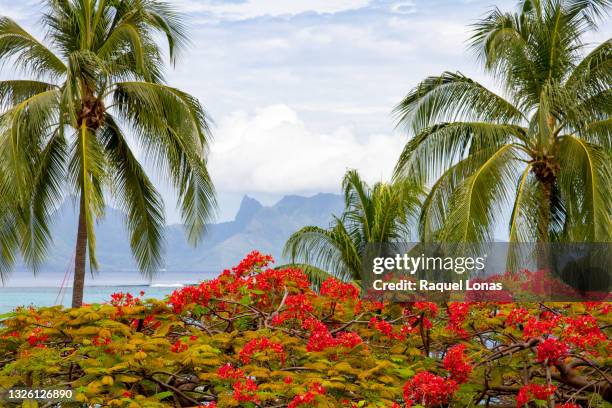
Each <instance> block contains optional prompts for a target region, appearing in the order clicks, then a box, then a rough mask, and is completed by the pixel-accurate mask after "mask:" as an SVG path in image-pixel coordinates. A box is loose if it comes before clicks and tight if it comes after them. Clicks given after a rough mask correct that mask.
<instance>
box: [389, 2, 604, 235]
mask: <svg viewBox="0 0 612 408" xmlns="http://www.w3.org/2000/svg"><path fill="white" fill-rule="evenodd" d="M611 4H612V2H610V1H609V0H524V1H521V2H520V4H519V7H520V8H519V11H518V12H517V13H503V12H501V11H500V10H499V9H494V10H493V11H492V12H491V13H490V14H489V15H488V16H487V17H486V18H484V19H483V20H481V21H480V22H478V23H477V24H475V26H474V31H473V36H472V38H471V48H472V50H474V51H475V52H476V54H477V56H478V57H479V60H480V61H481V62H482V63H483V64H484V68H485V70H486V72H488V73H490V74H491V75H493V77H494V78H495V79H496V80H497V81H498V83H499V84H500V85H501V88H502V90H503V91H502V93H500V94H498V93H495V92H493V91H491V90H489V89H487V88H486V87H485V86H483V85H481V84H479V83H478V82H476V81H474V80H472V79H470V78H468V77H466V76H464V75H462V74H461V73H452V72H444V73H443V74H442V75H440V76H434V77H429V78H426V79H425V80H424V81H422V82H421V83H419V84H418V85H417V86H416V87H415V88H414V89H412V90H411V91H410V92H409V93H408V95H407V96H406V97H405V98H404V99H403V100H402V101H401V103H400V104H399V105H398V106H397V107H396V109H395V113H396V114H397V115H398V123H399V124H400V125H402V126H406V127H407V128H408V129H409V131H410V132H411V133H412V135H413V138H412V139H411V140H410V141H409V142H408V143H407V145H406V147H405V149H404V150H403V152H402V153H401V156H400V158H399V160H398V163H397V166H396V171H395V177H396V178H398V179H399V178H404V177H409V178H414V179H418V180H420V181H421V182H423V183H425V184H427V185H430V186H431V191H430V193H429V195H428V197H427V199H426V200H425V204H424V207H423V211H422V216H421V220H420V232H421V235H422V238H423V239H424V240H426V241H431V240H439V241H443V242H483V241H487V240H491V238H492V234H493V229H494V227H493V226H494V225H495V224H496V223H498V222H499V221H500V219H502V217H503V216H504V213H505V216H506V217H507V216H508V214H509V213H510V209H512V211H511V216H510V219H509V237H510V240H511V241H514V242H551V241H556V240H567V241H581V242H590V241H599V242H609V241H611V240H612V222H611V215H612V170H611V169H612V167H611V166H612V165H611V163H612V161H611V159H612V155H611V154H612V122H611V121H610V113H611V112H612V89H611V84H612V41H611V40H607V41H605V42H603V43H602V44H599V45H598V46H597V47H595V48H594V49H592V50H591V51H590V52H589V53H588V54H586V55H585V44H584V42H583V39H584V34H586V33H587V32H588V31H589V30H592V29H594V28H596V25H597V21H598V20H600V19H601V18H602V17H603V16H606V15H607V11H608V9H609V6H610V5H611ZM506 219H507V218H506Z"/></svg>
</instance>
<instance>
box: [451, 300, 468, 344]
mask: <svg viewBox="0 0 612 408" xmlns="http://www.w3.org/2000/svg"><path fill="white" fill-rule="evenodd" d="M470 306H471V303H468V302H454V303H451V304H449V305H448V324H447V326H446V327H447V328H448V329H449V330H451V331H453V332H454V333H456V334H457V335H459V336H461V337H465V336H467V332H466V331H465V330H464V329H463V324H464V323H465V319H467V317H468V315H469V314H470Z"/></svg>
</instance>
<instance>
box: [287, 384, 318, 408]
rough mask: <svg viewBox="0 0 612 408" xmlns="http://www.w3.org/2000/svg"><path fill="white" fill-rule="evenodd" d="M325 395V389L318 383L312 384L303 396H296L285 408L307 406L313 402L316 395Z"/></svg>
mask: <svg viewBox="0 0 612 408" xmlns="http://www.w3.org/2000/svg"><path fill="white" fill-rule="evenodd" d="M323 394H325V388H323V386H321V384H319V383H314V384H312V385H311V386H310V389H309V390H308V391H306V392H305V393H304V394H299V395H296V396H295V397H294V398H293V400H291V402H290V403H289V404H288V405H287V408H295V407H298V406H300V405H307V404H310V403H311V402H313V401H314V400H315V399H316V397H317V395H323Z"/></svg>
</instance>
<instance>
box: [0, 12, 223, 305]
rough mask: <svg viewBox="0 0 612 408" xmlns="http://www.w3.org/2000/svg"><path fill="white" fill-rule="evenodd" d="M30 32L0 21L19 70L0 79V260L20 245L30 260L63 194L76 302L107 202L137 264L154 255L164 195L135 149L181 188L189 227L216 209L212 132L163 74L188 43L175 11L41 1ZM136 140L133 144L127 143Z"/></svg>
mask: <svg viewBox="0 0 612 408" xmlns="http://www.w3.org/2000/svg"><path fill="white" fill-rule="evenodd" d="M45 6H46V13H45V14H44V16H43V18H42V27H43V28H44V29H45V30H46V35H45V38H44V40H38V39H36V38H35V37H34V36H33V35H31V34H30V33H28V32H27V31H26V30H24V29H23V28H22V27H21V26H19V24H17V23H16V22H15V21H13V20H11V19H9V18H7V17H2V18H0V60H1V61H2V62H3V63H5V64H7V63H10V64H12V66H14V67H15V68H19V69H20V70H21V71H22V72H23V74H24V78H27V79H15V80H7V81H0V157H1V158H0V197H2V200H0V201H3V204H2V205H1V206H0V248H1V254H2V257H1V258H0V261H1V262H0V265H1V267H2V268H3V269H2V271H3V272H6V271H8V270H9V268H10V267H11V266H12V264H13V262H14V259H15V254H16V253H17V252H19V253H20V254H21V256H23V258H24V260H25V261H26V263H27V264H28V265H31V266H32V267H36V265H38V264H40V262H42V261H43V260H44V258H45V256H46V254H47V250H48V247H49V243H50V242H51V239H52V237H51V236H50V233H49V222H50V218H51V216H52V214H53V213H54V211H55V209H56V208H57V206H58V205H59V204H60V203H61V202H62V201H63V200H64V199H65V197H66V196H67V195H72V196H74V197H75V201H76V203H77V205H78V208H79V218H78V226H77V227H76V228H77V240H76V254H75V271H74V287H73V299H72V305H73V306H75V307H76V306H79V305H81V303H82V299H83V286H84V279H85V268H86V263H87V259H86V258H87V257H88V260H89V264H90V267H91V268H92V269H95V268H96V266H97V263H96V255H95V248H96V239H95V229H94V224H95V221H96V220H97V219H100V218H101V217H102V216H103V214H104V208H105V205H106V202H107V201H108V200H112V201H113V202H114V203H115V204H116V205H117V206H119V207H120V208H121V209H122V210H124V212H125V214H126V227H127V230H128V231H129V235H130V244H131V248H132V251H133V254H134V257H135V259H136V261H137V263H138V266H139V268H140V269H141V271H143V272H144V273H146V274H149V275H150V274H152V273H153V272H154V271H155V270H157V269H158V268H159V266H160V264H161V262H162V244H163V237H162V232H163V228H164V225H165V220H164V207H163V200H162V198H161V196H160V194H159V192H158V191H157V190H156V188H155V186H154V185H153V183H152V181H151V180H150V178H149V177H148V176H147V174H146V172H145V170H144V167H143V164H141V162H140V160H139V158H140V157H141V156H142V157H143V158H146V159H148V160H149V161H150V163H151V164H152V165H153V166H154V167H155V168H156V169H158V170H159V171H160V174H162V175H163V177H164V178H165V179H167V180H169V181H170V182H171V183H172V185H173V186H174V188H175V189H176V191H177V196H178V200H179V204H180V210H181V214H182V218H183V220H184V223H185V225H186V230H187V235H188V237H189V239H190V240H191V241H192V242H196V241H197V240H198V238H199V237H200V235H201V233H202V231H203V228H204V225H205V222H206V221H207V220H208V219H209V217H210V215H211V210H212V208H213V206H214V190H213V186H212V183H211V181H210V178H209V175H208V172H207V169H206V151H207V146H208V143H209V139H210V133H209V129H208V119H207V116H206V114H205V112H204V110H203V108H202V106H201V105H200V103H199V102H198V101H197V100H196V99H195V98H194V97H192V96H190V95H188V94H187V93H185V92H183V91H180V90H178V89H176V88H173V87H171V86H169V85H167V84H166V83H165V81H164V75H163V68H164V60H165V58H164V49H163V47H161V46H160V45H159V43H160V42H162V41H165V42H167V45H168V50H167V51H168V53H167V56H168V58H169V60H170V62H171V63H174V62H175V61H176V59H177V57H178V53H179V52H180V51H181V50H182V49H183V48H184V46H185V45H186V43H187V37H186V35H185V30H184V26H183V23H182V19H181V17H180V16H179V15H178V14H176V13H175V12H174V11H173V9H172V8H171V7H170V6H169V5H168V4H167V3H164V2H162V1H157V0H155V1H154V0H47V1H46V2H45ZM135 149H137V150H135Z"/></svg>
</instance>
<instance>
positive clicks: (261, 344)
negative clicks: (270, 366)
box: [240, 337, 286, 364]
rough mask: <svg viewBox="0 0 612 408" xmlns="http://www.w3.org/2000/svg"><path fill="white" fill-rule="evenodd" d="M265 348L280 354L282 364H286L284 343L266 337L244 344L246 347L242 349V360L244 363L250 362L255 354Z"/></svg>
mask: <svg viewBox="0 0 612 408" xmlns="http://www.w3.org/2000/svg"><path fill="white" fill-rule="evenodd" d="M265 350H272V351H273V352H274V353H276V354H278V355H279V357H280V360H281V363H282V364H285V358H286V356H285V350H284V349H283V345H282V344H280V343H274V342H272V341H270V340H268V339H267V338H266V337H262V338H260V339H253V340H251V341H249V342H248V343H247V344H245V345H244V348H243V349H242V350H241V351H240V361H242V363H243V364H248V363H249V362H250V361H251V357H253V354H255V353H257V352H261V351H265Z"/></svg>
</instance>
